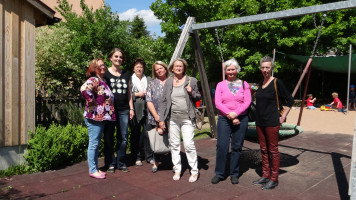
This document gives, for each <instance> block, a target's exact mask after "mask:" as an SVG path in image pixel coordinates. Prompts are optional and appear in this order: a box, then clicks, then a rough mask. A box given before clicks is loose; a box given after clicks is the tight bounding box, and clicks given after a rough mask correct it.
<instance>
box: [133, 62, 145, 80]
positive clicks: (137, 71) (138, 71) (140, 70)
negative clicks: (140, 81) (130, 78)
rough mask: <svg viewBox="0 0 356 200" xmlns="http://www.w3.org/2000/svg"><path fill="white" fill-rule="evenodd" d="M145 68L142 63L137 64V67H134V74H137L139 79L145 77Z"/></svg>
mask: <svg viewBox="0 0 356 200" xmlns="http://www.w3.org/2000/svg"><path fill="white" fill-rule="evenodd" d="M143 71H144V70H143V66H142V64H141V63H136V65H135V66H134V72H135V74H136V76H137V77H142V75H143Z"/></svg>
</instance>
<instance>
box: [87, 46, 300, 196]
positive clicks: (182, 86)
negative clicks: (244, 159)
mask: <svg viewBox="0 0 356 200" xmlns="http://www.w3.org/2000/svg"><path fill="white" fill-rule="evenodd" d="M108 60H110V61H111V63H112V66H111V67H109V68H108V69H107V68H106V67H105V65H104V62H103V60H102V59H94V60H93V61H92V62H91V64H90V65H89V68H88V70H87V76H88V78H89V79H88V80H87V81H86V82H85V83H84V84H83V86H82V87H81V92H82V95H83V97H84V98H85V99H86V107H85V111H84V117H85V123H86V125H87V127H88V132H89V133H88V134H89V146H88V165H89V176H91V177H94V178H105V177H106V173H105V172H102V171H100V170H99V169H98V149H99V143H100V140H101V135H102V133H103V132H104V154H105V166H106V167H107V172H114V171H115V169H119V170H122V171H123V172H129V169H128V168H127V165H126V162H125V156H126V147H127V139H128V126H129V121H130V124H131V137H130V140H131V155H132V156H133V157H134V159H135V160H136V161H135V164H136V165H138V166H140V165H142V161H143V160H145V161H146V162H148V163H151V164H152V172H154V173H155V172H157V169H158V164H159V163H160V160H161V159H160V157H161V156H160V154H155V153H154V152H153V151H152V150H151V148H150V145H149V139H148V134H147V131H149V130H151V129H154V128H156V127H158V128H160V129H162V130H163V131H164V132H166V133H167V132H168V134H169V145H170V150H171V156H172V164H173V172H174V175H173V180H174V181H178V180H180V178H181V170H182V164H181V156H180V149H181V147H180V141H181V133H182V137H183V144H184V149H185V152H186V156H187V160H188V163H189V166H190V168H191V171H190V174H191V175H190V177H189V179H188V180H189V182H196V181H197V179H198V177H199V169H198V158H197V151H196V148H195V144H194V127H195V112H194V109H195V103H194V102H196V101H198V100H200V98H201V95H200V93H199V89H198V85H197V79H195V78H193V77H189V76H187V75H186V72H187V67H188V64H187V62H186V61H185V60H183V59H180V58H179V59H176V60H175V61H174V62H173V64H172V65H171V66H170V67H169V69H168V67H167V65H166V64H165V63H164V62H162V61H157V62H155V63H154V64H153V66H152V76H153V79H152V80H151V78H150V77H146V76H145V75H144V70H145V68H146V63H145V61H144V60H143V59H141V58H138V59H136V60H135V61H134V63H133V71H134V74H133V75H132V76H131V75H130V73H129V72H127V71H124V70H123V69H121V68H120V66H121V64H122V62H123V60H124V54H123V52H122V51H121V50H120V49H117V48H115V49H113V50H112V51H111V52H110V53H109V55H108ZM260 67H261V72H262V75H263V81H261V82H260V84H259V89H258V90H257V92H256V112H257V113H256V127H257V132H258V140H259V143H260V148H261V154H262V177H261V178H260V179H258V180H256V181H254V182H253V185H262V189H263V190H267V189H273V188H275V187H276V186H277V185H278V171H279V152H278V132H279V128H280V125H281V124H282V123H283V122H284V121H285V118H286V116H287V114H288V112H289V110H290V107H291V106H292V105H293V103H294V100H293V98H292V96H291V95H290V93H289V92H288V90H287V89H286V88H285V86H284V84H283V82H282V81H281V80H279V79H276V78H274V77H273V76H272V70H273V66H272V59H271V58H270V57H264V58H262V60H261V62H260ZM106 69H107V70H106ZM224 71H225V74H226V80H224V81H221V82H220V83H218V85H217V87H216V92H215V105H216V108H217V110H218V115H219V116H218V124H217V131H218V134H217V136H218V137H217V148H216V167H215V176H214V177H213V178H212V180H211V182H212V183H213V184H217V183H219V182H220V181H222V180H224V179H225V178H226V176H227V173H225V169H226V166H227V158H228V153H229V144H230V142H231V156H230V165H229V166H230V172H229V176H230V180H231V183H232V184H238V183H239V161H240V157H241V153H242V146H243V142H244V137H245V133H246V131H247V128H248V112H249V106H250V104H251V93H250V87H249V84H248V83H247V82H246V81H243V80H240V79H238V78H237V75H238V73H239V71H240V66H239V64H238V62H237V61H236V60H235V59H231V60H228V61H227V62H225V63H224ZM169 72H171V73H172V74H173V75H172V76H170V77H169ZM278 99H279V100H278ZM277 102H279V104H280V105H278V104H277ZM282 106H285V108H284V112H283V114H280V112H279V111H280V110H281V108H282ZM115 128H116V143H117V144H116V147H117V152H116V155H117V156H116V157H115V154H114V149H113V147H114V133H115ZM141 130H142V131H141Z"/></svg>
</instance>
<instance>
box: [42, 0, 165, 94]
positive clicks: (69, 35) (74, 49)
mask: <svg viewBox="0 0 356 200" xmlns="http://www.w3.org/2000/svg"><path fill="white" fill-rule="evenodd" d="M80 6H81V9H82V14H81V15H78V14H76V13H75V12H73V11H72V7H71V5H70V4H69V3H68V1H67V0H61V1H60V2H59V6H58V8H57V11H58V12H60V13H61V15H62V16H63V17H64V20H62V21H61V22H60V23H57V24H55V25H53V26H48V27H41V28H38V29H37V30H36V31H37V33H36V43H37V45H36V83H37V86H38V87H39V86H43V87H45V89H46V90H47V91H49V92H52V93H62V92H63V91H64V92H68V93H72V94H73V93H74V94H76V93H78V91H79V87H80V85H81V84H82V83H83V81H84V80H85V79H86V77H85V72H86V70H87V67H88V64H89V62H90V61H91V60H92V59H94V58H95V57H103V58H106V57H107V55H108V53H109V52H110V51H111V49H113V48H115V47H117V48H120V49H122V50H123V51H124V54H125V60H124V64H123V67H124V68H125V69H126V70H129V71H132V68H131V62H132V61H133V60H134V59H135V58H136V57H142V58H144V59H145V60H146V62H147V63H148V64H152V63H153V62H154V61H156V59H163V58H165V57H166V56H167V54H166V51H165V50H161V47H162V46H161V44H162V38H160V37H159V38H157V39H153V38H152V37H151V36H147V35H143V36H142V37H140V38H139V39H137V38H136V37H134V36H133V35H131V32H130V25H131V24H130V22H129V21H120V20H119V16H118V15H117V13H113V12H112V11H111V8H110V7H109V6H104V7H103V8H99V9H97V10H95V11H93V10H92V9H89V8H88V6H87V5H86V4H85V3H84V0H81V4H80ZM142 30H145V28H143V29H142ZM107 64H109V62H108V61H107ZM148 73H150V71H149V70H148Z"/></svg>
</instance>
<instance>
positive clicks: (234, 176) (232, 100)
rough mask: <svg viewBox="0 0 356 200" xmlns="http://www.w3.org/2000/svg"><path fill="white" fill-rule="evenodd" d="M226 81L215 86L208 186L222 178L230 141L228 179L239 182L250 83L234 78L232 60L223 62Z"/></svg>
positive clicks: (235, 76)
mask: <svg viewBox="0 0 356 200" xmlns="http://www.w3.org/2000/svg"><path fill="white" fill-rule="evenodd" d="M224 71H225V74H226V80H224V81H221V82H220V83H218V85H217V86H216V91H215V105H216V108H217V109H218V111H219V117H218V124H217V129H218V130H217V131H218V134H217V144H216V147H217V148H216V165H215V176H214V177H213V178H212V179H211V183H213V184H216V183H219V182H220V181H221V180H224V179H225V178H226V177H225V166H226V162H227V155H228V153H229V143H230V138H231V158H230V180H231V183H232V184H238V183H239V170H240V166H239V160H240V156H241V151H242V145H243V142H244V138H245V133H246V131H247V127H248V116H247V112H248V108H249V106H250V104H251V93H250V87H249V84H248V83H247V82H245V81H243V80H240V79H238V78H237V74H238V73H239V72H240V66H239V64H238V63H237V61H236V60H235V59H231V60H228V61H226V62H225V63H224Z"/></svg>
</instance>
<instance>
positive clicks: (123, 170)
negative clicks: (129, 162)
mask: <svg viewBox="0 0 356 200" xmlns="http://www.w3.org/2000/svg"><path fill="white" fill-rule="evenodd" d="M120 170H121V171H122V172H125V173H126V172H130V170H129V168H127V167H121V168H120Z"/></svg>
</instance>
